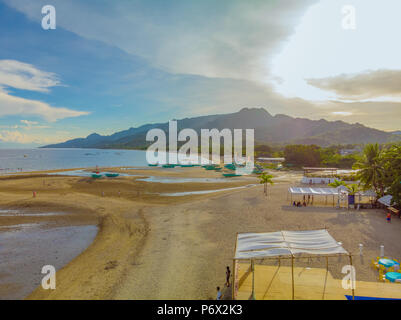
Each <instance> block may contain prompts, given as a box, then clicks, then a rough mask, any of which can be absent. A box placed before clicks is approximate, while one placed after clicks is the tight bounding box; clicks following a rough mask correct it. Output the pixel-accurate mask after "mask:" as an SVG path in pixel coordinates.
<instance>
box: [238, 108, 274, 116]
mask: <svg viewBox="0 0 401 320" xmlns="http://www.w3.org/2000/svg"><path fill="white" fill-rule="evenodd" d="M238 113H240V114H241V113H242V114H245V113H258V114H263V115H264V116H266V115H267V116H269V117H271V116H272V115H271V114H270V113H269V112H268V111H267V110H266V109H265V108H262V107H261V108H248V107H244V108H242V109H241V110H240V111H238Z"/></svg>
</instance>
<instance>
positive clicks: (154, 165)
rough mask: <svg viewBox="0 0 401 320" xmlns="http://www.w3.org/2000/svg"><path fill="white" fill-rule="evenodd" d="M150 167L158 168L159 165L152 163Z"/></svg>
mask: <svg viewBox="0 0 401 320" xmlns="http://www.w3.org/2000/svg"><path fill="white" fill-rule="evenodd" d="M148 166H149V167H157V166H158V164H157V163H156V164H151V163H149V164H148Z"/></svg>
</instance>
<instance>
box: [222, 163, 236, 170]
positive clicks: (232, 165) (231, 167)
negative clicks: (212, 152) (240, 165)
mask: <svg viewBox="0 0 401 320" xmlns="http://www.w3.org/2000/svg"><path fill="white" fill-rule="evenodd" d="M224 168H226V169H229V170H236V169H237V167H236V166H235V164H233V163H229V164H226V165H225V166H224Z"/></svg>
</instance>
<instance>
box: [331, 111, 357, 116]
mask: <svg viewBox="0 0 401 320" xmlns="http://www.w3.org/2000/svg"><path fill="white" fill-rule="evenodd" d="M332 114H334V115H335V116H344V117H347V116H351V115H352V112H349V111H333V112H332Z"/></svg>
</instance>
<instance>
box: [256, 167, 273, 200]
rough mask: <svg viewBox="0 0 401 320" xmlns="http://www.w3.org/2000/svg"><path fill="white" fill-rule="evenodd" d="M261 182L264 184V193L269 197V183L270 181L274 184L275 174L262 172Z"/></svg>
mask: <svg viewBox="0 0 401 320" xmlns="http://www.w3.org/2000/svg"><path fill="white" fill-rule="evenodd" d="M259 178H260V184H264V189H263V193H264V194H265V196H266V197H267V184H268V183H270V184H271V185H273V184H274V182H273V180H272V179H273V176H272V175H271V174H267V173H265V172H264V173H262V174H261V175H260V177H259Z"/></svg>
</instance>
